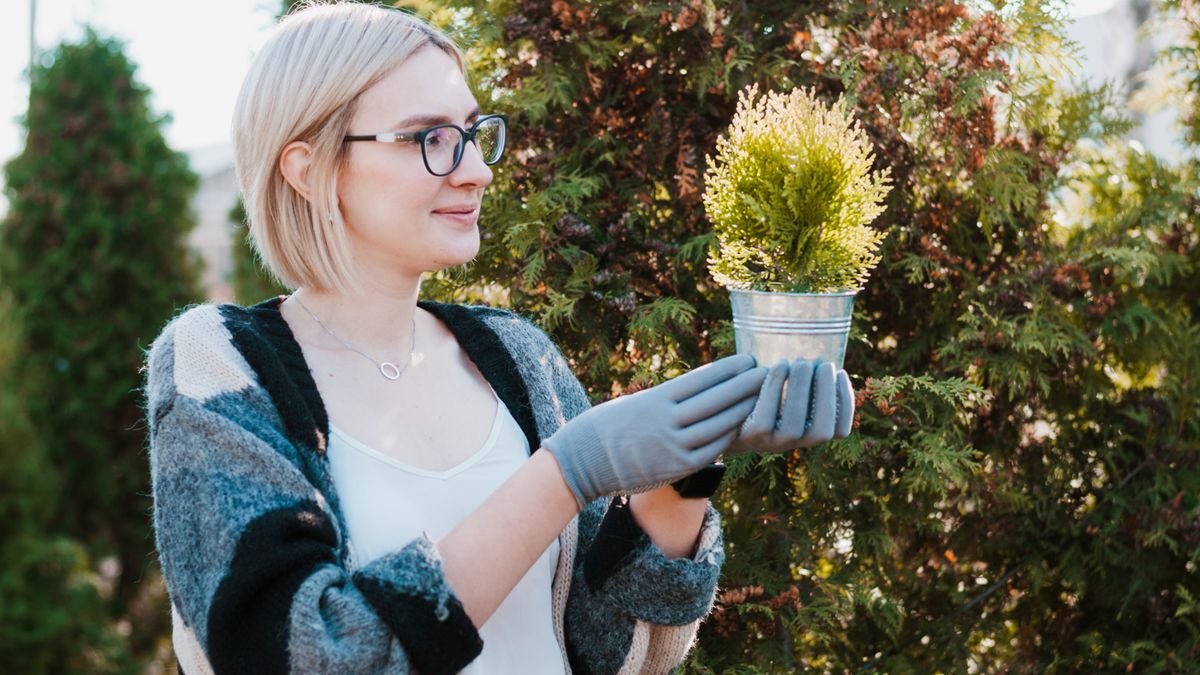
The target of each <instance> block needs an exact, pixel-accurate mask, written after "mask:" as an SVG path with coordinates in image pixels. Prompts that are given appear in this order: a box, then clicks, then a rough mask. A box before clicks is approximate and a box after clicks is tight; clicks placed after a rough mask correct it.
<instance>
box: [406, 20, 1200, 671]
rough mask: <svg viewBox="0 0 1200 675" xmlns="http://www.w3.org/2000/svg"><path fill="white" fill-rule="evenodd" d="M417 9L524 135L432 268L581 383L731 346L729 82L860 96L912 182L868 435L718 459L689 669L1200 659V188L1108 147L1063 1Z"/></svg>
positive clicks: (1104, 97) (852, 352)
mask: <svg viewBox="0 0 1200 675" xmlns="http://www.w3.org/2000/svg"><path fill="white" fill-rule="evenodd" d="M405 4H408V5H412V6H413V7H414V8H415V9H417V10H418V11H420V12H422V13H423V14H425V15H427V16H429V17H431V18H432V19H433V20H434V21H435V22H438V23H440V24H441V25H443V26H445V27H447V28H448V29H450V30H452V31H455V32H458V33H459V35H460V36H461V39H462V42H463V43H464V44H466V45H468V46H470V47H471V59H472V63H473V70H474V73H475V74H476V75H477V76H479V81H478V82H477V89H478V92H477V96H478V98H479V100H480V101H481V102H487V103H486V105H488V107H490V108H492V109H494V110H495V111H497V112H505V113H508V114H509V115H510V118H511V120H512V127H513V133H512V134H511V138H510V150H509V154H508V159H507V160H506V162H505V163H503V164H502V165H500V166H498V167H497V178H496V181H495V182H494V183H493V185H492V186H491V187H490V188H489V192H488V198H487V201H486V208H485V210H484V213H483V216H482V219H481V228H482V230H483V240H484V241H483V247H482V250H481V252H480V255H479V256H478V258H477V260H476V261H475V263H474V264H473V265H471V266H470V267H469V268H467V270H465V272H464V271H459V272H457V273H456V275H441V276H439V277H437V278H435V279H434V281H435V283H434V284H433V285H432V288H433V289H434V290H435V292H436V293H438V294H440V295H443V296H445V297H449V298H463V297H470V296H472V295H475V294H478V293H479V292H480V290H481V289H488V288H501V289H503V291H504V293H503V297H505V298H506V299H507V302H509V303H510V304H511V306H513V307H514V308H515V309H517V310H518V311H521V312H523V313H525V314H527V315H531V316H533V317H535V318H536V319H538V320H539V321H540V322H541V324H542V325H543V326H544V327H545V328H547V329H548V330H549V331H551V333H552V334H553V336H554V338H555V340H556V342H557V343H558V344H559V345H561V346H562V347H563V349H564V351H565V352H566V354H567V355H568V357H569V358H570V359H571V360H572V361H573V362H574V363H575V364H576V366H577V371H578V372H579V374H580V375H581V378H582V379H583V381H584V382H585V385H586V386H587V387H588V388H589V390H590V391H591V392H592V394H593V397H594V398H595V399H596V400H602V399H604V398H607V397H609V396H611V395H614V394H618V393H620V392H622V391H630V390H633V389H637V388H639V387H642V386H645V385H647V384H650V383H652V382H655V381H658V380H660V379H662V378H664V377H667V376H670V375H673V374H675V373H678V372H680V371H681V370H682V369H683V368H685V367H693V366H696V365H699V364H700V363H703V362H706V361H710V360H712V359H714V358H716V357H717V356H720V355H722V354H724V353H727V352H729V351H730V350H731V349H732V344H731V339H730V338H731V332H730V326H729V321H728V317H729V304H728V299H727V297H726V295H725V293H724V291H723V290H722V289H720V288H717V287H715V284H714V283H713V282H712V281H711V278H710V276H709V273H708V270H707V268H706V265H705V258H706V256H707V253H708V250H709V247H710V246H711V243H712V236H711V229H710V226H709V225H708V223H707V222H706V219H705V215H704V212H703V210H702V208H701V205H700V200H699V198H700V194H701V189H702V185H701V183H700V181H701V179H702V176H703V173H704V168H705V157H706V155H708V154H710V153H711V152H712V150H713V148H714V146H715V138H716V136H717V134H719V133H720V132H722V131H723V129H724V127H725V126H726V125H727V124H728V121H729V119H730V118H731V116H732V112H733V108H734V104H735V97H736V93H737V91H739V90H740V89H741V88H742V87H743V86H744V85H745V84H747V83H750V82H757V83H759V84H760V86H761V87H762V88H763V89H779V90H786V89H790V88H791V87H794V86H804V87H811V88H813V90H815V91H816V92H817V93H818V95H819V96H820V97H822V99H823V100H826V101H827V102H830V101H833V100H834V99H836V98H837V96H839V95H844V96H845V97H846V98H847V100H848V101H849V102H850V103H851V106H852V109H854V111H855V114H856V116H857V118H858V119H859V121H860V123H861V124H863V125H864V127H865V128H866V129H867V130H868V133H869V134H870V136H871V138H872V139H873V142H874V144H875V152H876V163H877V167H876V168H879V169H882V168H884V167H887V168H890V169H891V171H892V175H893V176H894V177H895V179H896V185H895V188H894V189H893V190H892V192H891V193H890V195H889V199H888V203H887V206H888V209H887V211H886V212H885V213H884V215H883V216H882V217H881V218H880V219H879V220H878V221H877V222H876V226H877V227H879V228H881V229H882V230H884V231H886V232H887V233H888V238H887V239H886V240H885V243H884V248H883V250H882V256H883V263H882V264H881V266H880V268H879V269H878V270H876V272H875V273H874V274H873V275H872V277H871V279H870V280H869V281H868V282H867V285H866V287H865V289H864V291H863V292H862V293H860V294H859V296H858V298H857V301H856V312H855V324H854V332H853V333H852V344H851V347H850V349H849V351H848V354H847V358H846V368H847V370H848V371H849V372H850V373H851V374H852V376H853V377H854V378H855V381H856V387H857V390H858V392H859V398H860V408H859V419H858V422H857V428H856V433H855V435H854V436H853V437H851V438H849V439H846V440H844V441H841V442H836V443H830V444H826V445H825V446H823V447H819V448H815V449H812V450H809V451H805V452H797V453H793V454H785V455H776V456H772V457H766V458H755V457H737V458H733V460H732V461H731V470H730V473H729V476H728V478H727V482H726V487H725V488H724V490H723V491H722V492H721V493H720V494H719V495H718V497H717V498H716V501H717V502H718V503H719V507H720V508H721V510H722V512H723V514H724V516H725V524H726V533H727V542H728V550H729V558H728V560H727V563H726V568H725V574H724V577H723V580H722V587H723V589H724V590H723V592H722V593H721V595H720V597H719V602H718V607H717V609H716V611H715V613H714V614H713V616H712V617H711V618H710V620H709V621H707V622H706V623H705V624H704V625H703V626H702V628H701V634H700V637H701V640H700V646H699V647H698V648H697V649H696V650H695V651H694V652H693V655H692V657H691V658H690V660H689V667H688V671H689V672H724V671H725V670H727V669H730V668H735V667H737V668H740V669H741V671H740V672H781V671H787V672H791V671H793V670H805V669H813V670H818V671H825V672H843V671H854V670H858V669H860V668H863V667H869V668H877V669H879V670H880V671H882V672H932V671H936V670H944V671H954V672H959V671H963V670H966V669H968V668H970V667H978V668H980V669H982V670H1001V669H1013V670H1018V671H1030V672H1040V671H1043V670H1048V669H1052V670H1059V671H1072V672H1074V671H1082V670H1089V669H1096V668H1098V669H1102V670H1117V669H1120V670H1122V671H1125V670H1127V669H1129V670H1133V671H1135V672H1141V671H1172V672H1179V671H1188V670H1194V669H1195V668H1196V666H1195V664H1196V663H1198V662H1200V661H1198V660H1197V658H1198V657H1200V632H1198V631H1197V628H1196V626H1197V623H1196V620H1195V616H1196V612H1197V611H1198V610H1200V606H1198V605H1197V600H1196V598H1198V597H1200V575H1197V572H1196V565H1197V564H1198V563H1200V560H1198V559H1197V558H1198V556H1200V553H1198V551H1200V546H1198V544H1200V496H1198V495H1200V462H1198V460H1200V450H1198V448H1200V422H1197V419H1196V418H1197V416H1196V415H1195V409H1196V391H1195V390H1196V382H1198V381H1200V377H1198V376H1200V370H1198V366H1200V339H1197V338H1198V337H1200V333H1198V332H1197V331H1198V330H1200V329H1198V328H1197V323H1196V317H1195V300H1194V298H1195V294H1194V292H1195V290H1196V288H1197V286H1196V279H1197V274H1198V272H1197V270H1198V268H1197V262H1198V261H1197V259H1196V255H1197V252H1196V249H1197V243H1196V239H1197V237H1196V233H1195V229H1194V225H1192V224H1191V222H1192V221H1193V220H1194V217H1195V211H1196V194H1197V186H1198V185H1200V183H1197V181H1196V178H1195V174H1196V171H1195V170H1194V169H1180V170H1176V169H1173V168H1172V167H1168V166H1165V165H1163V164H1162V163H1161V162H1159V161H1158V160H1156V159H1155V158H1153V157H1151V156H1146V155H1138V154H1136V153H1127V152H1117V151H1114V150H1112V148H1114V147H1119V146H1118V145H1115V144H1116V143H1117V139H1119V137H1120V135H1121V134H1122V133H1124V132H1126V131H1127V130H1128V128H1129V122H1128V120H1126V119H1124V118H1123V117H1122V116H1121V115H1119V114H1117V113H1116V112H1115V108H1116V106H1117V104H1118V103H1119V101H1118V100H1117V98H1116V95H1115V92H1114V91H1113V90H1112V88H1111V87H1109V86H1107V85H1101V86H1098V87H1092V86H1090V85H1071V86H1063V85H1059V84H1057V82H1058V75H1059V74H1060V72H1061V70H1062V69H1063V68H1064V67H1065V64H1067V63H1069V62H1070V60H1071V58H1072V57H1073V56H1075V52H1076V50H1077V48H1076V47H1075V46H1073V45H1072V44H1071V43H1069V42H1068V41H1067V40H1066V38H1065V37H1064V36H1065V21H1066V19H1065V17H1064V11H1063V6H1062V4H1061V3H1057V4H1055V3H1038V2H1032V1H1031V2H1023V3H1016V4H1013V5H1009V4H1004V5H997V6H996V7H986V6H983V7H981V6H979V5H977V4H976V5H972V6H967V5H963V4H958V3H911V2H894V1H893V2H878V1H876V0H866V1H863V2H845V3H835V4H833V5H826V4H820V3H815V4H814V3H800V4H797V3H794V2H783V1H779V2H773V1H770V0H767V1H764V2H755V3H742V2H732V1H724V0H710V1H702V0H694V1H688V2H661V3H650V4H630V3H624V2H609V1H604V0H600V1H596V2H590V3H587V4H577V3H566V2H559V1H557V0H458V1H456V2H453V3H450V4H451V6H450V7H448V8H440V9H439V8H435V7H432V6H431V5H432V3H422V2H410V3H405ZM1192 50H1193V53H1194V50H1195V45H1192ZM1198 90H1200V88H1198ZM1094 148H1102V149H1104V150H1097V151H1093V150H1092V149H1094ZM1081 166H1082V168H1080V167H1081ZM1114 177H1117V178H1116V179H1114ZM1069 189H1070V190H1078V191H1081V192H1082V193H1083V194H1085V195H1087V196H1088V197H1089V200H1090V201H1089V207H1088V209H1087V210H1086V212H1084V213H1079V214H1074V216H1073V217H1074V218H1075V219H1074V220H1070V221H1064V220H1062V219H1061V218H1058V219H1056V217H1055V212H1056V202H1057V199H1058V198H1059V196H1060V195H1061V194H1062V193H1063V192H1064V191H1065V190H1069ZM448 281H457V282H458V284H459V285H458V287H457V288H456V287H455V286H454V285H453V284H451V283H447V282H448Z"/></svg>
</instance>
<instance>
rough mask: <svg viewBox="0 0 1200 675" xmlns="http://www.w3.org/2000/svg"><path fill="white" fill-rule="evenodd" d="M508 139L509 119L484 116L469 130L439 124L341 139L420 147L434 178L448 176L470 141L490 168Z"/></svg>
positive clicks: (503, 116)
mask: <svg viewBox="0 0 1200 675" xmlns="http://www.w3.org/2000/svg"><path fill="white" fill-rule="evenodd" d="M507 138H508V116H507V115H484V116H483V117H480V118H479V119H478V120H475V124H472V125H471V128H470V129H463V128H462V127H460V126H458V125H457V124H439V125H437V126H433V127H429V128H428V129H422V130H421V131H414V132H412V133H404V132H389V133H384V134H366V135H356V136H346V137H344V138H343V139H342V140H343V141H346V142H350V141H379V142H381V143H399V142H402V141H403V142H413V143H418V144H420V146H421V158H422V159H424V160H425V168H426V169H428V170H429V173H431V174H433V175H435V176H449V175H450V174H452V173H454V170H455V169H457V168H458V163H459V162H461V161H462V158H463V150H464V149H466V147H467V142H468V141H475V146H476V147H477V148H479V153H480V154H481V155H483V163H484V164H487V165H488V166H491V165H493V164H495V163H496V162H499V161H500V158H501V157H503V156H504V142H505V140H507Z"/></svg>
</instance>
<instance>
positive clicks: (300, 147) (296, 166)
mask: <svg viewBox="0 0 1200 675" xmlns="http://www.w3.org/2000/svg"><path fill="white" fill-rule="evenodd" d="M311 158H312V146H311V145H309V144H308V143H305V142H304V141H292V142H291V143H288V144H287V145H285V146H284V147H283V152H281V153H279V172H280V173H282V174H283V179H284V180H286V181H287V182H288V185H291V186H292V189H293V190H295V191H296V192H298V193H300V196H301V197H304V199H305V200H306V201H309V202H311V201H312V190H311V189H309V185H308V162H309V160H310V159H311Z"/></svg>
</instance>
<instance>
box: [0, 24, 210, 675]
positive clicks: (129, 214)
mask: <svg viewBox="0 0 1200 675" xmlns="http://www.w3.org/2000/svg"><path fill="white" fill-rule="evenodd" d="M30 80H31V95H30V106H29V110H28V112H27V113H26V115H25V117H24V119H23V123H24V126H25V130H26V140H25V148H24V150H23V151H22V152H21V154H20V155H18V156H17V157H16V158H14V159H12V160H11V161H10V162H9V163H8V164H7V165H6V166H5V175H6V191H7V195H8V198H9V201H10V203H11V210H10V211H9V213H8V215H7V216H6V218H5V219H4V221H3V223H2V224H0V281H2V282H3V285H4V287H5V289H6V291H7V292H8V293H9V295H10V298H11V303H10V307H9V316H10V317H11V319H12V321H13V322H14V324H15V325H17V326H19V327H20V330H21V332H20V338H19V340H18V341H17V344H16V346H15V348H14V352H15V356H14V358H13V361H12V362H11V363H10V364H9V377H6V383H7V384H8V387H9V389H10V390H11V392H12V393H13V394H14V395H15V396H17V397H18V398H19V399H20V401H21V402H22V407H23V408H24V410H25V414H26V415H27V419H28V424H29V427H30V428H31V429H32V430H33V431H34V432H35V433H36V435H37V438H38V442H37V443H36V444H35V447H36V448H38V449H39V451H40V452H43V453H44V457H42V458H41V459H40V460H39V461H40V468H39V473H40V474H42V475H39V476H38V478H37V480H38V481H45V482H46V484H47V485H52V486H54V487H53V491H52V492H49V493H48V494H46V493H43V494H44V500H43V501H42V502H41V503H40V504H39V505H38V508H39V509H41V510H44V511H45V514H46V515H45V519H44V528H45V530H46V532H47V534H46V538H47V539H51V538H52V536H53V537H62V538H64V540H66V541H72V542H77V543H78V544H77V545H78V546H79V547H80V548H79V550H80V551H81V552H82V554H83V555H84V557H83V560H84V561H85V562H84V564H83V569H82V570H80V569H76V570H74V571H73V572H72V574H74V575H75V576H77V577H78V576H79V575H80V574H84V575H85V576H87V577H91V578H96V579H98V584H97V587H98V588H100V589H102V590H103V596H104V597H105V598H106V599H107V600H108V602H109V604H110V606H109V610H108V612H107V616H108V617H110V618H113V617H126V618H127V619H131V620H132V621H134V622H136V623H138V628H137V630H138V631H139V633H138V634H137V635H136V636H134V638H133V640H134V643H135V649H145V650H150V649H153V648H154V646H155V645H154V644H153V641H154V640H157V639H158V638H159V636H160V635H161V631H162V621H163V616H164V614H163V612H161V611H152V610H151V609H150V608H149V606H148V605H147V604H146V603H147V602H151V599H152V598H154V597H157V596H156V594H155V590H154V589H155V588H156V587H155V585H154V584H153V582H152V580H153V579H155V578H156V572H155V570H154V569H153V568H151V567H150V565H151V562H152V559H153V557H152V555H151V553H152V551H153V539H152V537H151V531H150V517H149V514H150V508H151V502H150V496H149V491H150V486H149V467H148V465H147V455H146V452H145V434H144V423H143V421H142V419H143V413H142V410H141V401H140V394H139V390H140V386H141V380H142V375H141V373H140V369H141V366H142V362H143V359H144V354H143V350H144V349H145V348H146V347H148V345H149V343H150V341H151V340H152V339H153V338H154V336H155V335H156V334H157V333H158V331H159V330H160V329H161V327H162V325H163V324H164V323H165V321H166V320H167V319H168V318H170V316H171V315H172V313H173V312H174V311H175V310H176V309H177V308H179V307H180V306H182V305H184V304H186V303H188V302H193V301H196V300H197V299H199V298H200V297H201V293H200V291H199V289H198V286H197V280H198V275H197V271H198V259H197V257H196V256H195V255H194V254H192V253H190V252H189V251H188V250H187V248H186V242H185V236H186V235H187V233H188V232H189V230H190V229H191V228H192V227H193V216H192V215H191V213H190V203H189V201H190V198H191V196H192V194H193V192H194V190H195V187H196V184H197V179H196V177H195V175H194V174H193V173H192V172H191V171H190V170H189V168H188V165H187V159H186V157H185V156H184V155H182V154H181V153H178V152H175V151H173V150H172V149H170V148H169V147H168V146H167V144H166V142H165V141H164V139H163V135H162V131H161V127H162V125H163V124H164V122H165V121H166V119H165V118H164V117H161V116H157V115H154V114H153V113H152V112H151V110H150V107H149V102H148V98H149V91H148V90H147V89H146V88H145V87H144V86H142V85H141V84H139V83H138V82H137V81H136V79H135V67H134V65H133V64H132V63H130V61H129V60H128V59H127V58H126V57H125V55H124V54H123V47H122V45H121V44H120V43H119V42H117V41H115V40H113V39H109V38H105V37H101V36H100V35H98V34H96V33H95V32H94V31H92V30H90V29H89V30H88V31H87V32H86V34H85V35H84V37H83V39H82V40H81V41H80V42H79V43H76V44H62V45H60V46H59V47H58V48H57V49H55V50H54V51H53V52H52V53H51V54H49V55H48V56H47V57H46V58H44V59H43V62H42V63H41V64H39V65H36V66H35V67H34V69H33V72H32V73H31V76H30ZM89 568H90V569H89ZM146 579H150V580H151V582H147V583H146V584H143V585H142V586H141V587H140V588H139V587H138V586H137V585H136V584H138V582H142V581H145V580H146ZM157 588H159V589H160V590H161V583H159V584H158V586H157ZM45 592H46V589H43V593H45ZM64 592H65V591H64ZM158 595H159V596H160V595H161V592H159V593H158ZM151 604H153V603H152V602H151ZM160 605H161V603H160ZM156 607H157V609H162V607H161V606H156ZM127 612H134V614H132V615H129V614H127ZM105 626H106V624H105V623H104V622H103V621H98V622H97V626H94V627H95V628H96V629H97V630H103V629H105ZM78 639H83V638H82V637H79V638H78ZM86 649H87V645H86V644H82V645H79V647H78V648H77V649H76V650H74V651H71V652H70V653H75V652H78V651H80V650H86ZM46 656H47V658H49V659H50V662H51V663H59V664H60V665H59V666H58V667H59V668H62V667H64V666H62V665H61V664H62V663H65V662H66V661H65V660H66V659H67V655H66V654H60V655H55V654H54V653H53V652H48V653H47V655H46ZM60 657H61V659H60ZM66 668H67V669H68V670H70V669H71V668H70V667H69V666H66ZM83 669H84V670H90V671H96V672H100V671H101V670H105V668H102V667H101V666H99V665H97V664H90V665H88V666H86V667H85V668H83Z"/></svg>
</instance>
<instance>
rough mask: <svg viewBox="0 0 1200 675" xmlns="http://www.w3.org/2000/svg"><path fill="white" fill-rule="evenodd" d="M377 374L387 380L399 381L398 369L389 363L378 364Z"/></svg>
mask: <svg viewBox="0 0 1200 675" xmlns="http://www.w3.org/2000/svg"><path fill="white" fill-rule="evenodd" d="M379 372H381V373H383V376H384V377H386V378H387V379H389V380H398V379H400V369H399V368H397V367H396V364H394V363H391V362H390V361H384V362H383V363H381V364H379Z"/></svg>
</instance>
